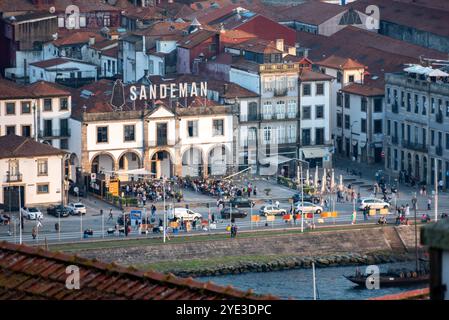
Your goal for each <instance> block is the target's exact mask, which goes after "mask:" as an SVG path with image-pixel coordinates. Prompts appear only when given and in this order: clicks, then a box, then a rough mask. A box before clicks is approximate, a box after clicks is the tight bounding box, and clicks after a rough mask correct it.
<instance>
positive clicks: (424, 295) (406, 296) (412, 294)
mask: <svg viewBox="0 0 449 320" xmlns="http://www.w3.org/2000/svg"><path fill="white" fill-rule="evenodd" d="M429 295H430V291H429V288H423V289H416V290H409V291H405V292H401V293H397V294H389V295H386V296H381V297H375V298H370V299H368V300H428V299H429Z"/></svg>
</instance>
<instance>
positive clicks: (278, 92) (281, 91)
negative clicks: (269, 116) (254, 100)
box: [273, 88, 288, 97]
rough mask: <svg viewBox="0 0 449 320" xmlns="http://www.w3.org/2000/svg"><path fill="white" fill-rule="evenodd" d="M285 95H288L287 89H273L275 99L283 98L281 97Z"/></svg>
mask: <svg viewBox="0 0 449 320" xmlns="http://www.w3.org/2000/svg"><path fill="white" fill-rule="evenodd" d="M287 93H288V89H287V88H282V89H278V88H276V89H274V93H273V94H274V96H275V97H283V96H286V95H287Z"/></svg>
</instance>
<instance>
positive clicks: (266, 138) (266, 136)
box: [263, 127, 271, 143]
mask: <svg viewBox="0 0 449 320" xmlns="http://www.w3.org/2000/svg"><path fill="white" fill-rule="evenodd" d="M263 140H264V142H265V143H269V142H270V141H271V127H265V128H263Z"/></svg>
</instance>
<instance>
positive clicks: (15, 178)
mask: <svg viewBox="0 0 449 320" xmlns="http://www.w3.org/2000/svg"><path fill="white" fill-rule="evenodd" d="M21 181H22V174H21V173H14V174H7V175H6V182H21Z"/></svg>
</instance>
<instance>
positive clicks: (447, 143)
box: [446, 133, 449, 170]
mask: <svg viewBox="0 0 449 320" xmlns="http://www.w3.org/2000/svg"><path fill="white" fill-rule="evenodd" d="M446 150H449V133H446ZM448 170H449V168H448Z"/></svg>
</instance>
